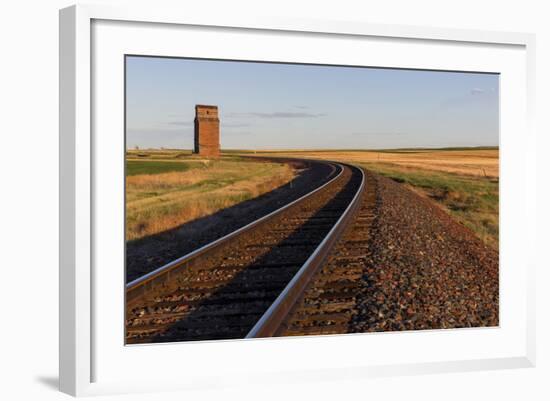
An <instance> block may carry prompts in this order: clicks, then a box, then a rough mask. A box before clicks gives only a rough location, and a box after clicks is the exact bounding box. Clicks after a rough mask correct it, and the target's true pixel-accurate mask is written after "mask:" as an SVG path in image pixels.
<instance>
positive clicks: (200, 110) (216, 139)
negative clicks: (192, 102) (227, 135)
mask: <svg viewBox="0 0 550 401" xmlns="http://www.w3.org/2000/svg"><path fill="white" fill-rule="evenodd" d="M193 153H197V154H199V155H201V156H205V157H218V156H219V155H220V120H219V118H218V106H206V105H202V104H197V105H196V106H195V150H194V151H193Z"/></svg>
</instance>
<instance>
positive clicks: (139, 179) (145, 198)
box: [126, 151, 294, 240]
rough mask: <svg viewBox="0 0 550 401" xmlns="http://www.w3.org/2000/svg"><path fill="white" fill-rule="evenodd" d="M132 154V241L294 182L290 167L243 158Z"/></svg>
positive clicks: (128, 227)
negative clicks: (212, 158)
mask: <svg viewBox="0 0 550 401" xmlns="http://www.w3.org/2000/svg"><path fill="white" fill-rule="evenodd" d="M159 153H160V152H151V153H149V154H147V152H143V151H141V152H140V156H139V157H136V153H135V152H129V153H128V154H127V161H126V163H127V169H126V172H127V177H126V239H127V240H135V239H139V238H142V237H145V236H148V235H152V234H157V233H159V232H163V231H166V230H169V229H172V228H175V227H177V226H179V225H181V224H184V223H186V222H189V221H192V220H194V219H197V218H200V217H204V216H208V215H210V214H212V213H215V212H217V211H218V210H220V209H224V208H227V207H230V206H233V205H235V204H237V203H240V202H243V201H245V200H248V199H252V198H254V197H257V196H259V195H262V194H264V193H266V192H269V191H271V190H273V189H275V188H277V187H279V186H281V185H284V184H286V183H288V182H289V181H290V180H292V179H293V177H294V171H293V169H292V168H291V167H290V166H288V165H287V164H279V163H266V162H264V161H261V162H253V161H246V160H243V159H242V158H240V157H238V156H229V157H222V158H220V159H216V160H208V159H201V158H199V157H196V156H190V155H189V154H184V155H183V156H182V153H181V152H180V151H164V152H163V153H162V154H159Z"/></svg>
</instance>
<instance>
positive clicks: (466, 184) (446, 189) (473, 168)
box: [258, 148, 499, 249]
mask: <svg viewBox="0 0 550 401" xmlns="http://www.w3.org/2000/svg"><path fill="white" fill-rule="evenodd" d="M258 153H260V152H258ZM266 153H269V154H273V153H277V154H285V155H288V156H295V157H310V158H320V159H330V160H340V161H345V162H349V163H355V164H359V165H362V166H364V167H366V168H369V169H371V170H372V171H375V172H378V173H380V174H382V175H385V176H387V177H390V178H392V179H394V180H396V181H398V182H401V183H403V184H404V185H407V186H409V187H410V188H412V189H413V190H415V191H416V192H418V193H420V194H421V195H423V196H426V197H429V198H430V199H432V200H434V201H435V202H436V203H437V204H439V205H440V206H441V207H442V208H443V209H444V210H446V211H447V212H448V213H449V214H450V215H451V216H453V217H454V218H455V219H456V220H457V221H459V222H460V223H462V224H464V225H465V226H467V227H469V228H470V229H471V230H473V231H474V232H475V233H476V234H477V235H478V237H479V238H481V239H482V240H483V241H484V242H485V243H486V244H487V245H489V246H491V247H493V248H494V249H498V236H499V206H498V205H499V153H498V149H497V148H451V149H397V150H383V151H346V150H330V151H328V150H327V151H290V152H288V151H286V152H279V151H278V152H266Z"/></svg>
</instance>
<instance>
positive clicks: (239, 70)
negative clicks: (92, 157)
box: [126, 56, 499, 149]
mask: <svg viewBox="0 0 550 401" xmlns="http://www.w3.org/2000/svg"><path fill="white" fill-rule="evenodd" d="M126 80H127V81H126V126H127V132H126V135H127V137H126V140H127V141H126V142H127V147H128V148H133V147H135V146H139V147H140V148H160V147H165V148H178V149H191V148H192V146H193V119H194V112H195V108H194V107H195V104H212V105H217V106H218V107H219V114H220V135H221V145H222V148H225V149H289V148H293V149H295V148H299V149H316V148H317V149H327V148H334V149H380V148H400V147H445V146H495V145H498V124H499V123H498V120H499V118H498V113H499V111H498V103H499V100H498V99H499V87H498V75H494V74H476V73H455V72H436V71H414V70H395V69H377V68H362V67H361V68H354V67H339V66H317V65H314V66H312V65H293V64H270V63H250V62H233V61H211V60H192V59H178V58H154V57H137V56H132V57H127V58H126Z"/></svg>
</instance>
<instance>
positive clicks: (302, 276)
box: [245, 165, 365, 338]
mask: <svg viewBox="0 0 550 401" xmlns="http://www.w3.org/2000/svg"><path fill="white" fill-rule="evenodd" d="M348 166H349V165H348ZM349 167H352V168H356V169H358V170H359V171H360V172H361V175H362V177H361V184H360V185H359V189H358V190H357V192H356V194H355V196H354V197H353V199H352V201H351V202H350V204H349V205H348V207H347V208H346V210H345V211H344V213H342V215H341V216H340V218H339V219H338V221H337V222H336V223H335V224H334V226H333V227H332V229H331V230H330V231H329V233H328V234H327V236H326V237H325V238H324V239H323V241H322V242H321V243H320V244H319V246H318V247H317V248H316V249H315V251H314V252H313V253H312V254H311V256H310V257H309V258H308V259H307V260H306V262H305V263H304V264H303V265H302V267H301V268H300V270H298V272H297V273H296V274H295V275H294V277H293V278H292V280H291V281H290V282H289V283H288V284H287V286H286V287H285V289H284V290H283V291H282V292H281V293H280V294H279V296H278V297H277V299H276V300H275V301H274V302H273V303H272V304H271V306H270V307H269V308H268V309H267V311H266V312H265V313H264V314H263V315H262V317H261V318H260V319H259V320H258V321H257V322H256V324H255V325H254V327H252V329H251V330H250V331H249V332H248V334H247V335H246V337H245V338H260V337H273V336H275V335H277V333H278V331H279V330H280V328H281V326H282V324H283V323H284V321H285V320H286V318H287V317H288V316H289V314H290V313H291V311H292V310H293V308H294V305H295V304H296V302H297V301H298V300H299V299H300V298H301V296H302V295H303V293H304V291H305V290H306V288H307V286H308V284H309V283H310V281H311V279H312V278H313V276H314V275H315V273H317V272H318V271H319V269H320V268H321V267H322V265H323V263H324V262H325V260H326V258H327V257H328V255H329V253H330V252H331V251H332V249H333V247H334V245H335V244H336V242H337V241H338V239H339V238H340V236H341V234H342V233H343V231H344V230H345V228H346V227H347V226H348V224H349V223H350V222H351V220H352V219H353V217H354V215H355V212H356V211H357V210H358V209H359V207H360V206H361V198H362V194H363V190H364V188H365V173H364V171H363V169H361V168H359V167H355V166H349Z"/></svg>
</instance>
